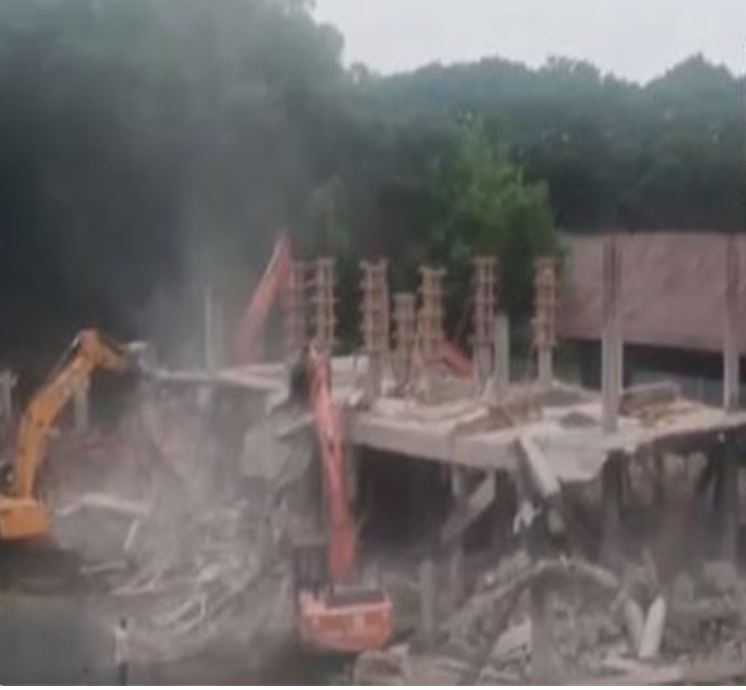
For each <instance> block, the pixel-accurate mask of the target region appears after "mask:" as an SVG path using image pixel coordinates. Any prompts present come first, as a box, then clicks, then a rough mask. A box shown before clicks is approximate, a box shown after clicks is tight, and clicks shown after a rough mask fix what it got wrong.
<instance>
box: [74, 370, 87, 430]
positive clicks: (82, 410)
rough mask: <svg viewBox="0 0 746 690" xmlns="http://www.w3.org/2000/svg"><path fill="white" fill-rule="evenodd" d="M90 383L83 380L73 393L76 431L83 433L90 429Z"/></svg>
mask: <svg viewBox="0 0 746 690" xmlns="http://www.w3.org/2000/svg"><path fill="white" fill-rule="evenodd" d="M89 393H90V383H89V382H88V381H82V382H81V383H80V385H79V386H78V387H77V388H76V389H75V393H74V394H73V405H74V410H75V431H77V432H78V433H79V434H83V433H85V432H86V431H88V428H89V425H90V414H89V412H90V404H89Z"/></svg>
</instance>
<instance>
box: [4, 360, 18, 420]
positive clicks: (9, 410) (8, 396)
mask: <svg viewBox="0 0 746 690" xmlns="http://www.w3.org/2000/svg"><path fill="white" fill-rule="evenodd" d="M16 381H17V379H16V377H15V375H14V374H13V373H12V372H10V371H3V372H0V423H2V424H3V425H4V426H5V427H6V428H8V427H10V426H12V424H13V388H14V387H15V385H16Z"/></svg>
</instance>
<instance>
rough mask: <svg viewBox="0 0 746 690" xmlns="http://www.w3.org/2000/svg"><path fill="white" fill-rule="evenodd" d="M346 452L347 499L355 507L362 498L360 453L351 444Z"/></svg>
mask: <svg viewBox="0 0 746 690" xmlns="http://www.w3.org/2000/svg"><path fill="white" fill-rule="evenodd" d="M345 451H346V452H345V458H346V460H347V463H346V474H347V499H348V501H349V502H350V505H351V506H354V505H355V504H356V503H357V500H358V497H359V496H360V451H359V450H358V449H357V448H356V447H355V446H353V445H352V444H351V443H350V444H348V445H347V446H346V448H345Z"/></svg>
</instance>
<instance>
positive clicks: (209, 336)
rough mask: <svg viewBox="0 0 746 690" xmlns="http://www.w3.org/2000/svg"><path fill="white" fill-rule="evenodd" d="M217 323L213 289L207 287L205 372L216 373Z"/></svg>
mask: <svg viewBox="0 0 746 690" xmlns="http://www.w3.org/2000/svg"><path fill="white" fill-rule="evenodd" d="M214 334H215V323H214V313H213V298H212V287H211V286H210V285H207V286H206V287H205V302H204V344H205V371H208V372H212V371H215V340H214V337H215V336H214Z"/></svg>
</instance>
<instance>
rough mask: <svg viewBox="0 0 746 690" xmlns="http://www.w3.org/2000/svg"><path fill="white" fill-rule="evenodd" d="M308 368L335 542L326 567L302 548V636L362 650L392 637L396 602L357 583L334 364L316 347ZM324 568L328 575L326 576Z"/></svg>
mask: <svg viewBox="0 0 746 690" xmlns="http://www.w3.org/2000/svg"><path fill="white" fill-rule="evenodd" d="M306 366H307V374H308V379H309V384H310V385H309V390H310V402H311V406H312V408H313V415H314V421H315V424H316V434H317V436H318V440H319V446H320V455H321V467H322V473H323V477H324V494H325V498H326V504H327V514H328V523H329V545H328V552H327V554H326V558H327V562H326V567H323V565H322V566H321V567H319V566H316V565H313V564H314V563H316V562H318V551H317V550H316V549H315V548H314V547H311V548H310V549H306V550H305V552H304V550H303V549H299V550H298V551H297V552H296V571H297V572H296V578H297V585H298V588H299V590H298V592H297V607H298V622H297V625H298V634H299V637H300V639H301V641H302V642H303V644H304V645H305V646H306V647H308V648H309V649H312V650H315V651H319V652H335V653H342V654H356V653H359V652H363V651H365V650H369V649H378V648H380V647H383V646H384V645H385V644H386V643H387V642H388V641H389V639H390V638H391V635H392V631H393V612H392V605H391V600H390V599H389V597H388V596H387V595H386V593H385V592H384V591H383V590H382V589H381V588H380V587H377V586H368V585H364V584H360V583H358V582H355V581H354V578H355V576H356V575H357V573H356V570H357V564H356V552H357V543H356V542H357V537H356V529H355V524H354V521H353V519H352V514H351V511H350V507H349V503H348V496H347V476H346V469H345V468H346V465H345V455H344V445H343V438H342V417H341V412H340V410H339V408H338V406H337V405H335V404H334V401H333V399H332V387H331V371H330V369H331V364H330V361H329V358H328V357H327V356H326V354H325V353H322V352H319V351H318V350H316V349H315V348H314V347H311V349H310V352H309V354H308V359H307V363H306ZM322 558H323V554H322ZM304 561H305V564H304ZM322 563H323V561H322ZM324 571H325V572H326V575H321V574H320V573H322V572H324ZM327 578H328V579H327Z"/></svg>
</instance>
